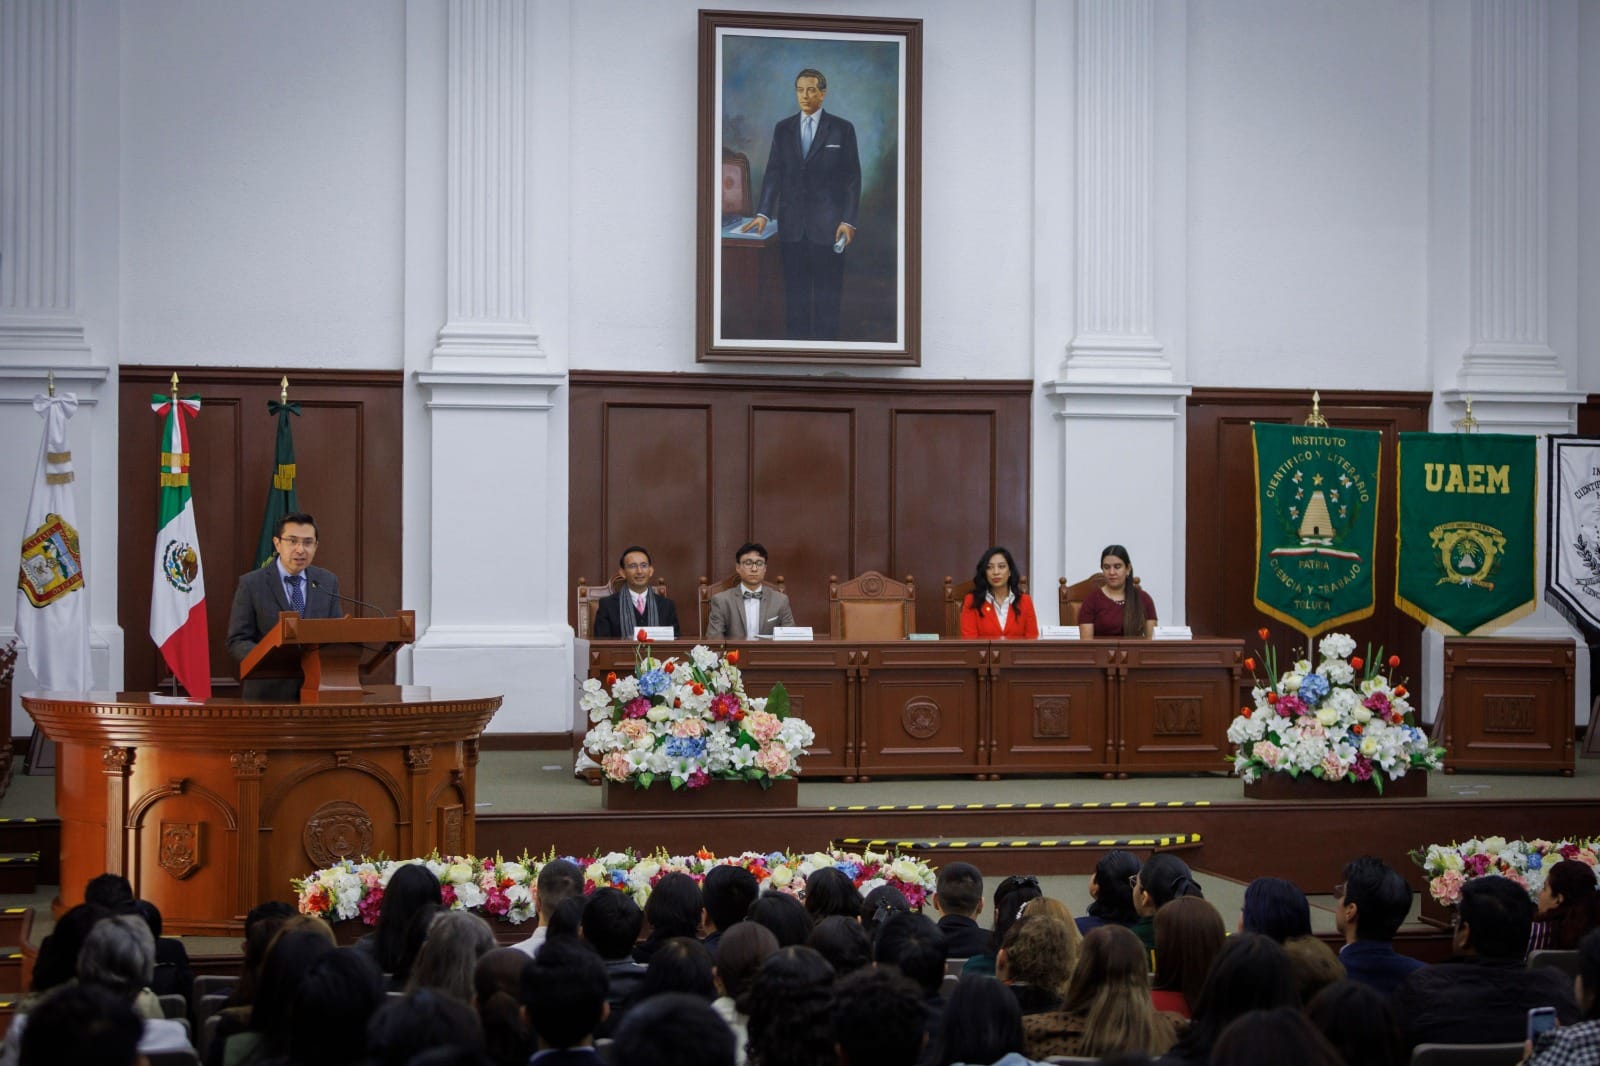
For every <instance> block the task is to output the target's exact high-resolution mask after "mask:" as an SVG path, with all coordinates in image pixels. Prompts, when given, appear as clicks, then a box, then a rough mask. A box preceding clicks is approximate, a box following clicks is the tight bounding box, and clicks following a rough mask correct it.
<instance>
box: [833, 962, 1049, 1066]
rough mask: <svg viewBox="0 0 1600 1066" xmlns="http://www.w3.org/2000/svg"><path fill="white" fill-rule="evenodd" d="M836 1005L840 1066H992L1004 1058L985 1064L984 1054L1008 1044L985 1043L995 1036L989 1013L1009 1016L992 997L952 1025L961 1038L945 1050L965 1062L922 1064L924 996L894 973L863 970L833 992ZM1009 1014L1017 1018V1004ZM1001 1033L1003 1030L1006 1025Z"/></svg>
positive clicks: (954, 1003) (934, 1060)
mask: <svg viewBox="0 0 1600 1066" xmlns="http://www.w3.org/2000/svg"><path fill="white" fill-rule="evenodd" d="M969 980H971V981H987V978H978V977H974V978H969ZM988 984H990V985H993V986H994V988H995V989H997V990H998V991H999V994H1000V995H1001V996H1006V995H1007V993H1006V990H1005V989H1004V988H1003V987H1001V986H999V985H998V984H997V983H996V982H994V981H988ZM985 991H988V990H985ZM957 996H958V997H959V990H958V992H957ZM833 1000H834V1008H833V1035H834V1040H835V1042H836V1043H837V1045H838V1050H839V1063H840V1066H913V1064H914V1063H917V1062H919V1061H925V1062H930V1063H933V1064H934V1066H945V1064H947V1063H951V1062H973V1063H976V1062H993V1061H995V1059H996V1058H998V1057H999V1056H998V1055H997V1056H995V1057H994V1058H984V1057H982V1053H983V1051H984V1049H985V1048H986V1047H992V1046H995V1045H996V1044H998V1043H1003V1042H1005V1041H1004V1040H1003V1039H1002V1040H1000V1041H996V1040H992V1039H990V1040H984V1039H983V1038H984V1037H986V1036H990V1035H992V1034H993V1032H994V1030H995V1028H996V1027H995V1026H994V1025H992V1024H990V1023H989V1022H988V1020H987V1019H986V1018H985V1017H984V1013H985V1011H986V1010H988V1009H991V1008H993V1009H997V1010H1000V1011H1002V1012H1004V1011H1005V1010H1006V1009H1007V1005H1006V1003H1005V1002H1004V1001H1002V1000H1000V999H998V998H996V997H994V996H992V995H991V996H989V997H987V998H986V1000H985V1002H984V1003H982V1004H977V1005H975V1006H976V1008H977V1009H974V1010H972V1011H970V1012H965V1013H963V1015H962V1017H961V1018H960V1019H955V1020H953V1021H955V1022H957V1023H959V1024H961V1032H960V1033H959V1034H952V1040H951V1041H950V1043H948V1044H944V1045H942V1046H944V1047H946V1048H948V1049H949V1051H950V1053H951V1054H955V1055H961V1056H965V1057H961V1058H951V1057H943V1058H941V1057H939V1056H938V1055H937V1054H935V1055H934V1056H932V1057H930V1058H928V1059H923V1058H922V1054H923V1049H924V1047H925V1046H926V1033H925V1027H924V1022H925V1019H924V1013H923V1007H922V990H921V989H919V988H918V987H917V986H916V984H914V983H913V982H912V981H910V980H909V979H907V978H906V977H904V976H902V975H900V974H898V973H896V972H895V971H894V970H892V969H878V968H873V969H864V970H859V971H857V972H856V973H853V974H851V975H849V976H848V977H843V978H840V979H839V981H838V983H837V984H836V985H835V986H834V997H833ZM951 1006H952V1007H956V1006H957V999H955V998H953V999H952V1000H951ZM1009 1009H1010V1011H1011V1013H1012V1014H1013V1015H1014V1014H1015V1012H1016V1004H1015V1003H1012V1004H1011V1005H1010V1008H1009ZM1013 1020H1014V1019H1013ZM1000 1027H1001V1028H1004V1023H1003V1022H1002V1023H1001V1026H1000ZM1015 1028H1016V1033H1015V1036H1016V1047H1017V1048H1020V1047H1021V1046H1022V1028H1021V1026H1020V1024H1018V1025H1016V1026H1015ZM946 1032H949V1026H946ZM955 1036H965V1037H967V1038H968V1039H967V1040H965V1041H958V1040H956V1039H954V1037H955ZM1008 1050H1012V1049H1009V1048H1008Z"/></svg>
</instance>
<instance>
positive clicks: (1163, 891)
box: [1129, 851, 1205, 969]
mask: <svg viewBox="0 0 1600 1066" xmlns="http://www.w3.org/2000/svg"><path fill="white" fill-rule="evenodd" d="M1132 884H1133V906H1134V909H1135V910H1137V911H1138V912H1139V920H1138V921H1137V922H1135V923H1134V924H1133V925H1131V926H1129V928H1130V929H1132V930H1133V935H1134V936H1137V937H1138V938H1139V939H1140V940H1141V941H1142V942H1143V943H1144V946H1145V949H1146V950H1148V951H1150V952H1152V953H1154V951H1155V950H1156V911H1158V910H1160V909H1161V907H1162V905H1163V904H1166V903H1171V902H1172V901H1173V900H1175V899H1181V898H1182V897H1184V896H1199V897H1201V898H1204V897H1205V893H1204V892H1202V891H1200V886H1199V884H1198V883H1196V881H1195V879H1194V874H1193V873H1191V872H1190V870H1189V864H1188V863H1186V862H1184V861H1183V860H1182V859H1180V858H1178V857H1177V856H1176V855H1173V854H1172V853H1171V852H1165V851H1164V852H1161V853H1160V854H1157V855H1152V856H1150V857H1149V858H1148V859H1146V860H1145V861H1144V865H1143V866H1141V867H1139V872H1138V874H1136V875H1135V876H1134V878H1133V882H1132ZM1154 968H1155V967H1154V965H1152V966H1151V969H1154Z"/></svg>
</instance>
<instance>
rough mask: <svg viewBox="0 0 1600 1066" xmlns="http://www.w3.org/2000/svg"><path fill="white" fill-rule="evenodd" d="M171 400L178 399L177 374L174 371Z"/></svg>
mask: <svg viewBox="0 0 1600 1066" xmlns="http://www.w3.org/2000/svg"><path fill="white" fill-rule="evenodd" d="M172 398H173V399H174V400H176V399H177V398H178V372H177V371H176V370H174V371H173V372H172Z"/></svg>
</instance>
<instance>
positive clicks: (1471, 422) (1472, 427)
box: [1450, 396, 1478, 433]
mask: <svg viewBox="0 0 1600 1066" xmlns="http://www.w3.org/2000/svg"><path fill="white" fill-rule="evenodd" d="M1462 399H1464V400H1465V401H1466V403H1467V413H1466V414H1464V415H1462V416H1461V417H1460V418H1458V419H1456V420H1455V421H1454V422H1452V423H1450V424H1451V425H1452V426H1455V427H1456V432H1457V433H1476V432H1477V431H1478V420H1477V419H1476V418H1473V417H1472V397H1471V396H1463V397H1462Z"/></svg>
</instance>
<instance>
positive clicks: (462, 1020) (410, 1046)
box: [318, 988, 483, 1066]
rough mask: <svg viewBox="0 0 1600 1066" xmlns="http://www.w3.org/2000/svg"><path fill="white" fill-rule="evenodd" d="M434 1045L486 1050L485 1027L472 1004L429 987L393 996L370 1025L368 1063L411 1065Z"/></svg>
mask: <svg viewBox="0 0 1600 1066" xmlns="http://www.w3.org/2000/svg"><path fill="white" fill-rule="evenodd" d="M434 1048H440V1049H451V1050H452V1051H458V1052H459V1051H465V1052H467V1053H468V1054H469V1055H478V1056H481V1055H482V1054H483V1029H482V1028H481V1027H480V1026H479V1025H478V1016H477V1015H476V1014H474V1013H473V1011H472V1008H471V1007H469V1006H467V1005H466V1004H465V1003H462V1002H460V1001H459V1000H456V999H453V998H451V997H450V996H441V995H439V994H438V993H437V992H434V991H433V990H432V989H428V988H424V989H422V990H420V991H417V992H411V993H408V994H407V995H404V996H390V997H388V1001H387V1002H386V1003H384V1005H383V1006H382V1007H380V1008H378V1012H377V1013H376V1014H374V1015H373V1016H372V1021H371V1022H370V1023H369V1024H368V1026H367V1060H366V1064H365V1066H410V1063H411V1062H413V1061H414V1060H415V1059H416V1058H417V1057H419V1056H420V1055H421V1054H422V1053H423V1052H426V1051H429V1050H431V1049H434ZM318 1061H319V1062H322V1061H330V1062H331V1061H333V1060H318Z"/></svg>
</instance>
